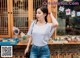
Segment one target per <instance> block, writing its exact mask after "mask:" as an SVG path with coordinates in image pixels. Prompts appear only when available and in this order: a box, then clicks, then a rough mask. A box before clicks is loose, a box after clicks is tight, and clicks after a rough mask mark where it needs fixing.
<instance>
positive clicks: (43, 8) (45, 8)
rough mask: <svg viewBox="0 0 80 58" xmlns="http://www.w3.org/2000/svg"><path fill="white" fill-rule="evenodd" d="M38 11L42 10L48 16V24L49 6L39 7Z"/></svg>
mask: <svg viewBox="0 0 80 58" xmlns="http://www.w3.org/2000/svg"><path fill="white" fill-rule="evenodd" d="M38 9H40V10H41V11H42V12H43V13H44V14H46V16H45V21H46V22H48V21H47V16H48V8H47V6H42V7H39V8H38Z"/></svg>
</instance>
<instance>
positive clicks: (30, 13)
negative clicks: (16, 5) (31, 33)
mask: <svg viewBox="0 0 80 58" xmlns="http://www.w3.org/2000/svg"><path fill="white" fill-rule="evenodd" d="M32 20H33V0H28V27H30V24H31V21H32Z"/></svg>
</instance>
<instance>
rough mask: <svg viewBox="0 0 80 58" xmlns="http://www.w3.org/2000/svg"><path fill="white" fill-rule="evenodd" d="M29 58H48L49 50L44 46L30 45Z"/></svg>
mask: <svg viewBox="0 0 80 58" xmlns="http://www.w3.org/2000/svg"><path fill="white" fill-rule="evenodd" d="M30 58H50V50H49V47H48V45H45V46H35V45H32V48H31V52H30Z"/></svg>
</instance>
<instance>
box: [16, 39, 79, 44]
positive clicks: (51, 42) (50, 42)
mask: <svg viewBox="0 0 80 58" xmlns="http://www.w3.org/2000/svg"><path fill="white" fill-rule="evenodd" d="M48 44H49V45H54V44H80V42H68V43H66V42H59V43H57V42H53V41H52V40H50V41H49V43H48ZM17 45H27V42H25V41H23V42H21V41H19V42H18V44H17Z"/></svg>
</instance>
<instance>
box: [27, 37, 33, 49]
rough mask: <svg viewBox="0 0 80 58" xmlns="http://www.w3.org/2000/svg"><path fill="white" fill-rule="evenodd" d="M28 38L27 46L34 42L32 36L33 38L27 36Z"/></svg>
mask: <svg viewBox="0 0 80 58" xmlns="http://www.w3.org/2000/svg"><path fill="white" fill-rule="evenodd" d="M27 38H28V44H27V48H29V47H30V45H31V42H32V38H31V36H27Z"/></svg>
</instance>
